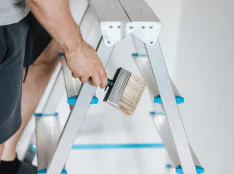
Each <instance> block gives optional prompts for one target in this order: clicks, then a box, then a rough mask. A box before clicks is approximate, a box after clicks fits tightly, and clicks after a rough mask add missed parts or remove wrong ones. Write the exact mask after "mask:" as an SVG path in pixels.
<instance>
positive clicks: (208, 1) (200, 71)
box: [176, 0, 234, 174]
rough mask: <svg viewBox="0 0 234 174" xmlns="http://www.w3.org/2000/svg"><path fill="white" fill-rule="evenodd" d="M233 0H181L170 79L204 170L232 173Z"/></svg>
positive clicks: (233, 159)
mask: <svg viewBox="0 0 234 174" xmlns="http://www.w3.org/2000/svg"><path fill="white" fill-rule="evenodd" d="M233 7H234V1H232V0H223V1H220V0H205V1H204V0H196V1H191V0H190V1H189V0H181V19H180V30H179V42H178V51H177V53H178V54H177V68H176V70H177V71H176V82H177V86H178V88H179V89H180V91H181V93H182V94H183V95H184V97H185V104H184V106H182V107H183V108H182V114H183V120H184V124H185V127H186V130H187V133H188V137H189V139H190V142H191V144H192V145H193V147H194V149H195V152H196V153H197V155H198V157H199V159H200V161H201V162H202V164H203V165H204V167H205V168H206V174H220V173H223V174H232V173H233V172H234V165H233V163H234V155H233V154H234V148H233V147H234V136H233V132H234V126H233V122H234V117H233V106H234V103H233V97H234V92H233V88H234V79H233V74H234V68H233V67H234V59H233V57H234V20H233V18H234V11H233Z"/></svg>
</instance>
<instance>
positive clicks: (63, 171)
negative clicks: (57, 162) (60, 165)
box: [37, 169, 67, 174]
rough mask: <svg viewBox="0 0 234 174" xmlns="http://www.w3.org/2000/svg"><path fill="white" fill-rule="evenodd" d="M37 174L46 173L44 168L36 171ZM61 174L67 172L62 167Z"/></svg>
mask: <svg viewBox="0 0 234 174" xmlns="http://www.w3.org/2000/svg"><path fill="white" fill-rule="evenodd" d="M37 174H46V169H42V170H40V171H38V172H37ZM61 174H67V171H66V170H64V169H63V170H62V172H61Z"/></svg>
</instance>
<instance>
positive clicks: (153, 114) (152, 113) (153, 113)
mask: <svg viewBox="0 0 234 174" xmlns="http://www.w3.org/2000/svg"><path fill="white" fill-rule="evenodd" d="M150 115H152V116H155V115H157V116H159V115H160V116H165V113H164V112H155V111H151V112H150Z"/></svg>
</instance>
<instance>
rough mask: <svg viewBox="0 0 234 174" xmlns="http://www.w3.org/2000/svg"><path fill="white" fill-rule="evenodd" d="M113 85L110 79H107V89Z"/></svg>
mask: <svg viewBox="0 0 234 174" xmlns="http://www.w3.org/2000/svg"><path fill="white" fill-rule="evenodd" d="M113 85H114V81H113V80H111V79H108V84H107V86H108V87H111V86H113Z"/></svg>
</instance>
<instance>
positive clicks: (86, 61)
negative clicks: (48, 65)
mask: <svg viewBox="0 0 234 174" xmlns="http://www.w3.org/2000/svg"><path fill="white" fill-rule="evenodd" d="M65 57H66V62H67V66H68V68H69V69H70V70H71V72H72V76H73V77H74V78H80V81H81V82H82V83H86V82H87V81H89V82H90V84H91V85H93V86H99V85H100V87H101V88H104V87H106V86H107V75H106V72H105V69H104V67H103V65H102V62H101V60H100V59H99V57H98V55H97V52H96V51H95V50H94V49H93V47H92V46H90V45H89V44H88V43H86V42H85V41H82V42H81V43H79V44H78V45H77V46H76V47H75V48H74V49H72V50H71V51H70V52H68V53H66V52H65Z"/></svg>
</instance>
